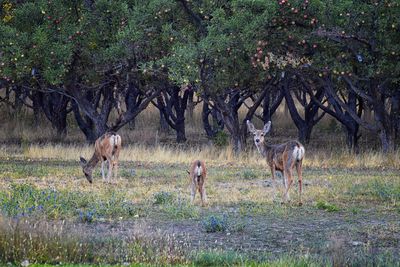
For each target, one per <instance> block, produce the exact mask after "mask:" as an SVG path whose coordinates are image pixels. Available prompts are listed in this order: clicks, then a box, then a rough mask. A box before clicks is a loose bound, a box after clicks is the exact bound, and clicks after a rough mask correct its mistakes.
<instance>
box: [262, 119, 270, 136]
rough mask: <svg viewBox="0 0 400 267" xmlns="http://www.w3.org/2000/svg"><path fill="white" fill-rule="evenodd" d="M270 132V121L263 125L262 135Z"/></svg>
mask: <svg viewBox="0 0 400 267" xmlns="http://www.w3.org/2000/svg"><path fill="white" fill-rule="evenodd" d="M270 130H271V121H269V122H267V123H266V124H265V125H264V129H263V131H264V134H266V133H268V132H269V131H270Z"/></svg>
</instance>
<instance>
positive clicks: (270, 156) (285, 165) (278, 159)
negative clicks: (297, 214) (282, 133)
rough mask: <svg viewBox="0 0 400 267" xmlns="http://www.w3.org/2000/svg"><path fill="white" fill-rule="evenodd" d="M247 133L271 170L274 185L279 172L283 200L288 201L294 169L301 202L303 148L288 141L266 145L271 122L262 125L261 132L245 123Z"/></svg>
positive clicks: (248, 122)
mask: <svg viewBox="0 0 400 267" xmlns="http://www.w3.org/2000/svg"><path fill="white" fill-rule="evenodd" d="M247 127H248V129H249V132H251V133H252V134H253V135H254V143H255V145H256V147H257V149H258V152H260V154H261V155H262V156H263V157H265V158H266V160H267V163H268V165H269V167H270V168H271V174H272V180H273V183H274V184H275V171H280V172H282V174H283V179H284V182H285V194H284V200H285V201H288V199H289V188H290V186H291V184H292V175H293V168H294V167H296V170H297V176H298V179H299V196H300V202H299V204H300V205H302V201H301V191H302V163H303V158H304V153H305V150H304V146H303V145H302V144H300V143H299V142H297V141H294V140H293V141H288V142H286V143H283V144H276V145H268V144H267V143H266V142H265V135H266V134H267V133H268V132H269V131H270V129H271V121H269V122H267V123H266V124H265V125H264V128H263V129H262V130H257V129H256V128H255V127H254V125H253V124H252V123H251V122H250V121H247Z"/></svg>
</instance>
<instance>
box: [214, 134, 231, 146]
mask: <svg viewBox="0 0 400 267" xmlns="http://www.w3.org/2000/svg"><path fill="white" fill-rule="evenodd" d="M213 142H214V145H215V146H217V147H226V146H227V145H228V143H229V136H228V134H227V133H225V132H224V131H219V132H217V134H216V135H215V137H214V138H213Z"/></svg>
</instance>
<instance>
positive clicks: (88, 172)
mask: <svg viewBox="0 0 400 267" xmlns="http://www.w3.org/2000/svg"><path fill="white" fill-rule="evenodd" d="M80 164H81V166H82V170H83V174H85V177H86V179H87V180H88V181H89V183H92V182H93V179H92V169H91V168H90V167H89V166H88V164H87V161H86V159H84V158H82V157H80Z"/></svg>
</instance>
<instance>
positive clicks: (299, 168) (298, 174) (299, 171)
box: [296, 160, 303, 205]
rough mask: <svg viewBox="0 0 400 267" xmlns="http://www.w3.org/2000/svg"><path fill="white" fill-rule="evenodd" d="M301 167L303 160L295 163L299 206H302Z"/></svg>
mask: <svg viewBox="0 0 400 267" xmlns="http://www.w3.org/2000/svg"><path fill="white" fill-rule="evenodd" d="M302 165H303V160H299V161H297V162H296V170H297V176H298V179H299V198H300V201H299V205H303V202H302V199H301V193H302V186H303V185H302V183H303V176H302Z"/></svg>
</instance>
